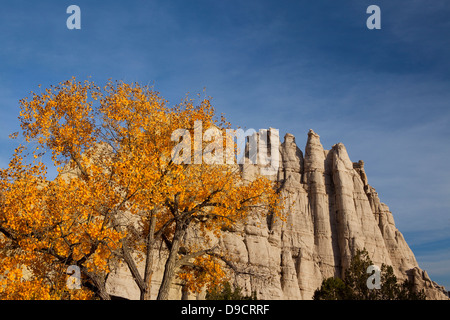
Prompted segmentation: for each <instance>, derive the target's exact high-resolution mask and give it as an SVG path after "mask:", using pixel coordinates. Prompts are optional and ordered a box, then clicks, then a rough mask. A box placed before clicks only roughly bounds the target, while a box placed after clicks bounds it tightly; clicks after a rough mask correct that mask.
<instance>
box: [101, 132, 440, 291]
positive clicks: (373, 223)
mask: <svg viewBox="0 0 450 320" xmlns="http://www.w3.org/2000/svg"><path fill="white" fill-rule="evenodd" d="M269 134H270V135H271V139H272V141H274V140H273V139H275V138H276V139H279V138H278V136H274V135H273V130H269ZM278 168H279V169H278V172H277V173H276V174H274V175H272V176H270V177H269V178H270V179H272V180H274V181H278V182H280V184H281V192H282V194H283V195H284V197H285V200H284V210H285V211H286V212H285V213H286V221H281V220H279V219H270V216H269V219H267V218H264V219H261V218H260V217H259V216H258V215H254V216H252V217H251V218H250V219H248V221H246V222H245V223H242V224H240V225H237V226H236V227H234V228H233V229H231V230H226V231H223V232H222V234H221V237H220V238H217V239H215V241H216V242H217V243H218V244H219V245H220V247H221V248H223V250H224V252H227V254H228V259H229V260H231V261H233V263H234V268H233V269H230V270H229V271H230V274H231V276H230V277H231V280H232V282H233V283H234V284H236V285H239V286H240V287H241V288H243V290H244V292H247V293H250V292H256V294H257V297H258V299H312V297H313V294H314V291H315V290H316V289H317V288H319V287H320V285H321V282H322V280H323V279H325V278H328V277H333V276H334V277H340V276H342V274H343V270H345V268H346V267H347V266H348V265H349V263H350V261H351V258H352V257H353V256H354V255H355V253H356V251H357V250H358V249H363V248H365V249H366V250H367V251H368V253H369V255H370V257H371V259H372V261H373V263H374V264H375V265H378V266H381V265H382V264H383V263H384V264H387V265H392V266H393V269H394V273H395V275H396V276H397V278H398V279H399V280H401V281H402V280H405V279H409V280H410V281H412V282H413V284H414V286H415V287H416V288H417V289H420V290H421V289H424V291H425V294H426V296H427V298H428V299H447V296H446V291H445V288H444V287H442V286H439V285H438V284H436V283H435V282H433V281H432V280H431V279H430V278H429V276H428V275H427V273H426V271H424V270H422V269H421V268H420V267H419V265H418V263H417V261H416V258H415V256H414V254H413V252H412V251H411V249H410V248H409V246H408V244H407V243H406V241H405V239H404V237H403V235H402V234H401V232H400V231H399V230H398V229H397V228H396V226H395V223H394V218H393V215H392V213H391V212H390V210H389V208H388V206H387V205H386V204H384V203H382V202H381V201H380V198H379V196H378V194H377V192H376V190H375V189H374V188H373V187H372V186H370V185H369V184H368V179H367V176H366V173H365V170H364V162H363V161H358V162H352V161H351V160H350V158H349V156H348V153H347V150H346V148H345V146H344V145H343V144H342V143H338V144H335V145H334V146H332V148H331V149H330V150H325V149H324V148H323V146H322V144H321V142H320V137H319V135H318V134H316V133H315V132H314V131H313V130H310V131H309V133H308V140H307V143H306V147H305V151H304V153H303V152H302V151H301V150H300V149H299V148H298V146H297V144H296V142H295V137H294V136H293V135H291V134H286V136H285V138H284V142H283V143H281V144H280V146H279V166H278ZM242 170H243V176H244V178H245V179H252V178H253V177H255V176H256V175H257V174H258V173H260V171H261V170H262V168H261V166H258V165H252V164H244V165H243V166H242ZM195 236H196V235H195V233H190V235H189V236H188V237H190V238H191V239H186V240H187V241H195ZM163 260H164V252H162V253H161V252H158V253H156V252H155V259H154V261H155V265H154V268H155V273H154V276H153V278H152V283H153V285H152V295H153V296H154V297H156V295H157V290H158V288H159V284H160V281H161V278H162V274H163V267H164V263H163ZM141 267H142V268H143V266H141ZM107 287H108V290H109V292H110V293H111V294H112V295H114V296H117V297H123V298H128V299H139V289H138V287H137V285H136V284H135V283H134V281H133V279H132V276H131V274H130V272H129V271H128V270H127V267H126V266H125V265H119V266H118V267H117V268H116V269H114V271H113V273H112V274H111V275H110V276H109V278H108V282H107ZM170 297H171V298H172V299H202V298H204V293H202V294H198V295H192V294H189V293H187V292H185V291H184V290H183V287H182V285H181V284H180V283H177V281H176V280H175V281H174V283H173V285H172V290H171V295H170Z"/></svg>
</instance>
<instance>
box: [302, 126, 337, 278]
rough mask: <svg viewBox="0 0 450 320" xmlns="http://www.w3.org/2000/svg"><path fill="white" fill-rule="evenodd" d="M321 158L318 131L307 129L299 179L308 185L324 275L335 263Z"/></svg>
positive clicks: (318, 252) (316, 241)
mask: <svg viewBox="0 0 450 320" xmlns="http://www.w3.org/2000/svg"><path fill="white" fill-rule="evenodd" d="M325 158H326V157H325V151H324V149H323V146H322V144H321V143H320V137H319V135H318V134H316V133H315V132H314V131H313V130H309V133H308V141H307V143H306V148H305V159H304V165H305V168H304V176H303V179H304V182H305V184H306V185H307V188H308V195H309V205H310V210H311V218H312V220H313V225H314V247H315V250H314V251H315V253H316V259H317V261H318V263H319V265H320V270H321V272H322V275H323V277H324V278H326V277H331V276H334V274H335V265H336V262H335V258H334V250H333V243H332V231H331V223H330V214H329V202H328V195H327V189H326V186H325Z"/></svg>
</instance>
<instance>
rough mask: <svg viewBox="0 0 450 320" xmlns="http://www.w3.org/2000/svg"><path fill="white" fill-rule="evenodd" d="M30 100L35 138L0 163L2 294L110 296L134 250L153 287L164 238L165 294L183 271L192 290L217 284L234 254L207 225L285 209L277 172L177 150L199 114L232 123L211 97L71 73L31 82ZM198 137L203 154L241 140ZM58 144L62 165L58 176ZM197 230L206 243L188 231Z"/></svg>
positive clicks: (30, 135) (145, 293) (144, 281)
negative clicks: (43, 83)
mask: <svg viewBox="0 0 450 320" xmlns="http://www.w3.org/2000/svg"><path fill="white" fill-rule="evenodd" d="M20 107H21V112H20V117H19V120H20V124H21V128H22V130H23V132H22V135H23V137H24V139H25V145H20V146H19V147H18V148H17V149H16V152H15V154H14V156H13V158H12V160H11V162H10V165H9V167H8V168H5V169H2V170H1V172H0V173H1V181H0V183H1V185H0V187H1V189H0V192H1V196H2V197H1V211H0V235H1V236H0V241H1V245H2V249H1V251H0V261H1V263H0V265H1V267H0V281H1V282H0V297H1V298H12V299H14V298H16V297H21V298H24V299H32V298H36V299H39V298H46V299H47V298H51V297H53V298H57V299H59V298H70V299H83V298H85V299H86V298H92V297H93V293H95V294H96V296H98V297H100V298H101V299H110V296H109V294H108V292H107V290H106V287H105V283H106V279H107V277H108V275H109V273H110V272H111V268H113V267H114V266H115V265H116V264H117V262H118V261H124V262H125V263H126V265H127V266H128V268H129V270H130V272H131V274H132V275H133V278H134V280H135V282H136V284H137V286H138V288H139V290H140V292H141V299H149V298H150V293H151V283H152V282H151V279H152V275H153V271H154V267H155V266H154V264H155V262H154V261H153V257H154V255H153V251H154V250H159V249H158V248H164V250H165V252H166V253H167V254H166V255H163V256H164V257H165V258H164V259H165V261H164V273H163V278H162V282H161V285H160V287H159V288H158V295H157V299H168V297H169V289H170V285H171V283H172V282H173V281H174V279H175V278H176V277H178V278H179V279H180V280H181V281H183V283H184V284H185V287H186V288H187V290H191V291H198V290H200V289H201V288H203V287H204V286H217V285H219V284H220V283H222V282H223V281H224V280H225V279H226V274H225V271H224V268H223V263H221V260H225V262H226V263H228V264H230V263H229V261H226V259H225V255H224V253H223V252H220V251H218V250H216V248H215V247H208V246H207V244H208V243H209V242H208V241H207V240H208V237H207V235H208V234H216V235H218V234H219V232H220V230H222V229H223V228H227V227H229V226H231V225H233V224H235V223H238V222H242V221H244V220H245V219H246V217H247V216H248V215H250V214H254V213H255V212H257V213H258V214H263V215H264V214H267V213H269V212H270V213H271V214H273V215H275V216H279V217H281V218H283V217H282V216H281V214H280V212H281V210H279V209H280V204H279V195H278V194H277V192H276V188H275V186H274V185H273V183H272V182H270V181H269V180H268V179H266V178H264V177H257V178H256V179H255V180H253V181H243V180H242V176H241V172H240V170H239V168H238V166H233V165H219V164H206V163H198V162H196V163H192V164H189V163H188V161H186V162H184V163H179V162H177V161H173V158H174V151H173V150H174V145H175V144H176V143H177V142H174V141H172V139H171V138H172V133H173V132H174V131H175V130H177V129H180V128H182V129H186V130H187V131H188V132H193V129H194V128H193V126H194V123H198V122H199V121H201V123H202V127H203V128H204V129H205V130H206V129H208V128H211V127H214V128H216V129H217V130H219V131H220V132H223V133H225V130H226V129H227V128H229V127H230V124H229V123H227V122H226V121H225V119H224V118H223V117H222V118H221V119H220V120H218V119H217V118H216V116H215V111H214V108H213V107H212V105H211V102H210V99H208V98H204V99H201V100H200V102H199V103H198V105H195V100H193V99H188V98H185V99H184V100H182V102H181V103H180V104H178V105H177V106H174V107H168V103H167V101H165V100H164V99H163V98H162V97H161V96H160V94H159V93H158V92H155V91H153V90H152V89H151V88H149V87H147V86H140V85H139V84H137V83H134V84H126V83H123V82H109V83H108V84H107V85H106V86H105V87H103V88H100V87H98V86H96V85H95V84H94V83H92V82H88V81H85V82H83V83H81V82H76V80H75V79H72V80H69V81H66V82H64V83H61V84H59V85H57V86H51V87H50V88H47V89H45V90H44V91H42V92H41V93H39V94H37V93H32V96H31V97H30V98H25V99H23V100H21V101H20ZM17 136H18V134H15V135H14V137H17ZM195 143H197V145H196V144H195ZM195 143H194V144H192V149H191V151H193V154H194V157H195V156H196V154H198V152H200V153H204V152H205V151H208V152H210V155H211V154H212V155H214V156H218V155H221V152H220V150H221V148H220V147H221V146H222V144H223V145H225V144H226V143H234V142H233V141H231V142H230V140H229V139H219V138H218V137H216V139H215V140H214V141H213V142H209V141H200V142H199V141H195ZM199 144H200V145H199ZM233 146H234V148H233V150H235V149H236V146H235V145H233ZM182 152H186V150H183V151H182ZM47 155H51V159H52V161H53V164H54V166H55V167H56V168H57V170H58V173H59V174H58V176H57V177H56V178H55V179H54V180H49V179H47V172H46V171H47V168H46V166H45V165H44V164H43V160H42V159H43V158H44V157H46V156H47ZM185 156H186V155H185ZM30 159H31V160H30ZM189 230H195V231H196V232H197V233H198V234H199V238H200V239H205V241H204V243H195V242H192V241H190V242H188V241H186V234H187V232H188V231H189ZM139 263H143V264H144V273H143V274H141V273H140V272H139V268H138V265H139ZM71 265H75V266H77V267H78V268H79V269H80V271H81V275H82V289H80V290H68V289H67V288H66V287H65V279H66V278H67V275H66V274H65V270H67V267H68V266H71ZM33 288H34V289H33Z"/></svg>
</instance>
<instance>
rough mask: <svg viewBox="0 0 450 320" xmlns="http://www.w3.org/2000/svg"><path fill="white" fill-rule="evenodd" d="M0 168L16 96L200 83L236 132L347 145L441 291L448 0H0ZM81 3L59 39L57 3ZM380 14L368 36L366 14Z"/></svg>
mask: <svg viewBox="0 0 450 320" xmlns="http://www.w3.org/2000/svg"><path fill="white" fill-rule="evenodd" d="M0 3H1V10H0V44H1V45H0V112H1V113H0V114H1V117H0V148H1V149H0V150H1V151H0V166H2V167H3V166H5V165H7V163H8V160H9V157H10V156H11V154H12V150H13V147H14V145H13V144H12V143H11V141H9V139H8V134H9V133H11V132H14V131H18V121H17V116H18V101H19V99H21V98H23V97H25V96H28V95H29V92H30V91H33V90H37V89H38V88H37V86H38V84H42V85H43V86H44V87H45V86H48V85H50V84H56V83H59V82H61V81H64V80H67V79H69V78H71V77H72V76H76V77H77V79H79V80H84V79H86V78H87V77H89V76H90V77H91V79H92V80H93V81H95V82H96V83H98V84H100V85H101V84H104V83H105V82H106V81H107V79H109V78H111V79H118V80H123V81H126V82H132V81H138V82H140V83H144V84H150V85H154V87H155V89H156V90H158V91H160V92H161V94H162V95H163V96H164V97H165V98H167V99H169V100H170V102H171V103H172V104H176V103H178V102H179V101H180V99H181V98H183V97H184V96H185V94H186V93H187V92H190V93H193V94H195V93H198V92H202V90H203V88H206V94H207V95H209V96H212V97H213V102H214V105H215V107H216V109H217V112H218V113H221V112H223V113H225V114H226V116H227V118H228V119H229V120H230V121H231V122H232V124H233V125H234V126H242V127H247V128H256V129H258V128H268V127H273V128H278V129H280V135H281V136H284V134H285V133H286V132H290V133H292V134H294V135H295V136H296V140H297V144H298V145H299V147H300V148H301V149H302V150H304V145H305V143H306V137H307V132H308V130H309V129H310V128H312V129H314V131H316V132H317V133H318V134H319V135H320V136H321V141H322V144H323V145H324V147H325V148H326V149H329V148H331V146H332V145H333V144H335V143H338V142H342V143H344V144H345V145H346V147H347V150H348V152H349V155H350V157H351V159H352V160H353V161H357V160H359V159H362V160H364V161H365V163H366V172H367V174H368V178H369V183H370V184H371V185H372V186H374V187H375V188H376V189H377V191H378V193H379V195H380V197H381V199H382V201H383V202H385V203H386V204H388V205H389V207H390V208H391V211H392V212H393V214H394V218H395V221H396V225H397V227H398V228H399V230H400V231H401V232H402V233H403V234H404V236H405V238H406V240H407V242H408V244H409V245H410V246H411V248H412V250H413V251H414V253H415V254H416V258H417V260H418V262H419V265H420V266H421V267H422V268H424V269H426V270H427V271H428V273H429V275H430V276H431V278H432V279H433V280H435V281H437V282H438V283H440V284H442V285H445V286H446V287H447V289H450V232H449V230H450V170H449V169H448V167H447V163H448V159H449V157H450V143H449V142H450V141H449V138H450V125H449V124H450V58H449V57H450V19H449V18H448V17H449V16H450V3H449V2H448V1H447V0H433V1H432V2H430V1H424V0H422V1H418V0H409V1H406V0H397V1H384V0H371V1H366V0H354V1H352V0H340V1H331V0H328V1H324V0H317V1H308V0H304V1H284V0H278V1H262V0H258V1H250V0H246V1H234V0H226V1H223V0H222V1H216V0H208V1H207V0H202V1H187V0H182V1H181V0H180V1H168V0H166V1H151V0H147V1H136V0H128V1H78V0H73V1H42V0H41V1H33V2H31V1H20V0H16V1H1V2H0ZM71 4H76V5H78V6H79V7H80V8H81V30H68V29H67V27H66V19H67V18H68V17H69V14H67V13H66V8H67V7H68V6H69V5H71ZM372 4H376V5H378V6H379V7H380V9H381V30H368V29H367V27H366V20H367V18H368V17H369V15H368V14H367V13H366V9H367V7H368V6H369V5H372Z"/></svg>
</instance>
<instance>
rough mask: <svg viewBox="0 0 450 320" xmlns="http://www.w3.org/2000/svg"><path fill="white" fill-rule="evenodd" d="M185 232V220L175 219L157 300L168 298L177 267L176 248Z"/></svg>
mask: <svg viewBox="0 0 450 320" xmlns="http://www.w3.org/2000/svg"><path fill="white" fill-rule="evenodd" d="M185 232H186V227H185V222H184V221H182V220H181V221H180V220H177V222H176V226H175V233H174V236H173V240H172V247H171V248H170V251H169V257H168V258H167V261H166V265H165V267H164V275H163V280H162V282H161V286H160V288H159V292H158V297H157V299H158V300H168V299H169V291H170V285H171V284H172V280H173V278H174V277H175V271H176V267H177V256H178V250H179V249H180V245H181V240H182V239H183V237H184V234H185Z"/></svg>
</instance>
